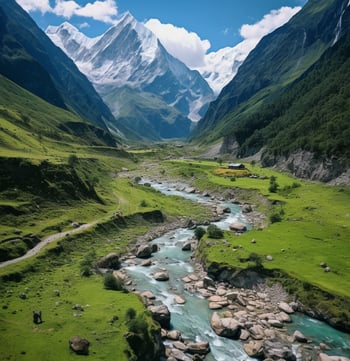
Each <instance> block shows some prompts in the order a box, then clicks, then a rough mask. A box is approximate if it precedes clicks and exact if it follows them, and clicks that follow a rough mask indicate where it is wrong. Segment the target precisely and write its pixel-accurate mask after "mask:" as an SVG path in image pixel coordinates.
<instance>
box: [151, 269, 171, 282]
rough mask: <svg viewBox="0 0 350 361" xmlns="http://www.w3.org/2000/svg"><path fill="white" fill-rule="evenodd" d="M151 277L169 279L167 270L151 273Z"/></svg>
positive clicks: (159, 279)
mask: <svg viewBox="0 0 350 361" xmlns="http://www.w3.org/2000/svg"><path fill="white" fill-rule="evenodd" d="M153 278H154V279H155V280H156V281H168V280H169V272H168V271H166V270H165V271H160V272H156V273H155V274H154V275H153Z"/></svg>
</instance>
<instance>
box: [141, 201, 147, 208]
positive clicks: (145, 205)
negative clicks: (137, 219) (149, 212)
mask: <svg viewBox="0 0 350 361" xmlns="http://www.w3.org/2000/svg"><path fill="white" fill-rule="evenodd" d="M140 206H141V207H147V206H148V204H147V202H146V201H145V200H142V201H141V202H140Z"/></svg>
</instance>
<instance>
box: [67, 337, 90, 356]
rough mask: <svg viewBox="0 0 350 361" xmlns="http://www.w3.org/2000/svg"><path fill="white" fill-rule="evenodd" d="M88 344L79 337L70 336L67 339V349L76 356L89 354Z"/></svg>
mask: <svg viewBox="0 0 350 361" xmlns="http://www.w3.org/2000/svg"><path fill="white" fill-rule="evenodd" d="M89 346H90V342H89V341H88V340H86V339H85V338H82V337H80V336H72V337H71V338H70V339H69V347H70V348H71V350H73V351H74V352H75V353H76V354H78V355H88V354H89Z"/></svg>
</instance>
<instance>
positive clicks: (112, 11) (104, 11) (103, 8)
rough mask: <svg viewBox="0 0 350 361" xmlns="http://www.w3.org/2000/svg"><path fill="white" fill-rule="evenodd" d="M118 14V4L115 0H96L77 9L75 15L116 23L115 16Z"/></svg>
mask: <svg viewBox="0 0 350 361" xmlns="http://www.w3.org/2000/svg"><path fill="white" fill-rule="evenodd" d="M117 14H118V8H117V4H116V2H115V1H114V0H104V1H95V2H94V3H87V4H86V5H85V6H83V7H80V8H79V9H77V10H76V14H75V15H79V16H85V17H87V18H92V19H94V20H99V21H102V22H104V23H110V24H113V23H115V16H116V15H117Z"/></svg>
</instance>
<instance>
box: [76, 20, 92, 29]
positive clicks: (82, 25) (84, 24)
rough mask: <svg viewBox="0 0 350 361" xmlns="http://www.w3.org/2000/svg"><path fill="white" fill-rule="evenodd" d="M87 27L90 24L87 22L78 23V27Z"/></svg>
mask: <svg viewBox="0 0 350 361" xmlns="http://www.w3.org/2000/svg"><path fill="white" fill-rule="evenodd" d="M89 27H90V24H89V23H87V22H84V23H82V24H80V25H79V29H85V28H89Z"/></svg>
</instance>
